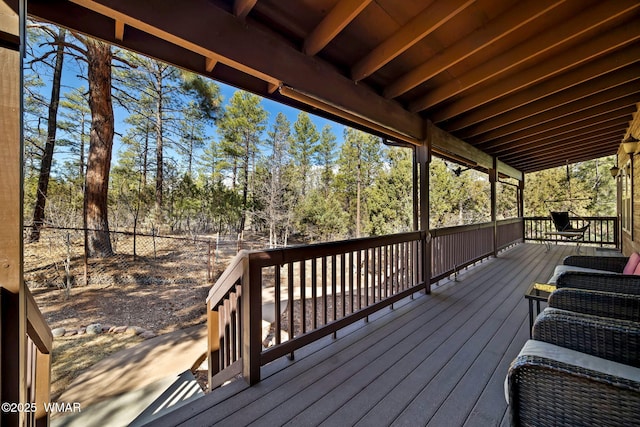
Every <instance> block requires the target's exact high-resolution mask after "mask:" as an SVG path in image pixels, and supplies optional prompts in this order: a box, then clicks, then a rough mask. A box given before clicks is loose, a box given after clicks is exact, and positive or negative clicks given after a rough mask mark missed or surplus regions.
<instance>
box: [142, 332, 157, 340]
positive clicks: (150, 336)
mask: <svg viewBox="0 0 640 427" xmlns="http://www.w3.org/2000/svg"><path fill="white" fill-rule="evenodd" d="M138 336H139V337H140V338H144V339H145V340H146V339H149V338H153V337H155V336H156V334H154V333H153V332H151V331H144V332H143V333H141V334H140V335H138Z"/></svg>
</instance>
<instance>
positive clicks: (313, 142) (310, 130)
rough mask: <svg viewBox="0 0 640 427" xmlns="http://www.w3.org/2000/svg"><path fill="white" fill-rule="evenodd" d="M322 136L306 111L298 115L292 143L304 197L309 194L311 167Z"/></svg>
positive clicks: (292, 151)
mask: <svg viewBox="0 0 640 427" xmlns="http://www.w3.org/2000/svg"><path fill="white" fill-rule="evenodd" d="M319 139H320V135H318V131H317V129H316V126H315V125H314V124H313V122H312V121H311V119H310V118H309V115H308V114H307V113H305V112H304V111H301V112H300V113H299V114H298V118H297V120H296V122H295V123H294V124H293V139H292V141H291V154H292V156H293V159H294V162H295V165H296V167H297V170H298V179H299V182H300V194H301V195H302V197H304V196H305V194H306V193H307V185H308V182H307V181H308V179H309V174H310V172H311V165H312V162H313V159H314V156H315V155H316V153H317V151H318V140H319Z"/></svg>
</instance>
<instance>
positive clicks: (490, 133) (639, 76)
mask: <svg viewBox="0 0 640 427" xmlns="http://www.w3.org/2000/svg"><path fill="white" fill-rule="evenodd" d="M636 68H637V71H630V72H629V73H627V72H618V73H615V74H611V75H607V76H606V77H608V78H606V79H598V81H597V82H589V83H587V84H582V85H579V86H576V87H574V88H571V89H569V90H567V91H563V92H560V93H559V94H555V95H552V96H549V97H547V98H544V99H542V100H539V101H535V102H534V103H532V104H530V106H529V107H528V108H527V106H525V107H520V108H516V109H513V110H511V111H508V112H507V113H505V114H502V115H500V116H498V117H496V118H495V119H494V120H487V121H485V122H482V123H479V124H477V125H475V126H471V127H468V128H465V129H462V130H460V131H458V132H456V135H457V136H458V137H459V138H461V139H464V140H465V141H466V140H469V141H471V142H472V143H482V142H484V141H488V140H491V139H494V138H499V137H501V136H505V135H509V134H510V133H513V132H517V131H518V130H520V129H523V128H527V127H530V126H534V125H536V124H538V123H543V122H545V121H548V120H552V119H555V118H557V117H561V116H563V115H566V114H571V113H573V112H575V111H580V110H583V109H585V108H590V107H591V106H595V105H600V104H604V103H605V102H609V101H613V100H616V99H619V98H623V97H625V96H627V95H629V94H634V93H637V92H639V91H640V64H638V65H637V66H636ZM623 74H628V75H629V78H630V79H632V80H631V81H630V83H627V82H625V80H627V79H626V78H624V76H623ZM605 80H606V81H605ZM620 82H624V83H622V84H621V83H620ZM636 99H637V98H636Z"/></svg>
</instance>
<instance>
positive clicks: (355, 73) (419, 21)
mask: <svg viewBox="0 0 640 427" xmlns="http://www.w3.org/2000/svg"><path fill="white" fill-rule="evenodd" d="M475 1H476V0H449V1H446V2H435V3H432V5H431V6H430V7H428V8H426V9H425V10H424V11H423V12H422V13H420V14H419V15H417V16H416V17H415V18H413V19H412V20H411V21H409V22H408V23H407V24H406V25H405V26H403V27H401V28H400V29H399V30H398V31H397V32H396V33H395V34H394V35H393V36H391V37H390V38H388V39H387V40H385V41H384V42H383V43H382V44H380V45H378V46H376V48H375V49H373V50H372V51H371V52H370V53H369V54H368V55H367V56H365V57H364V58H362V59H361V60H360V61H358V63H357V64H356V65H354V66H353V68H352V69H351V77H352V78H353V80H355V81H358V80H362V79H364V78H365V77H367V76H368V75H370V74H371V73H373V72H374V71H376V70H378V69H380V68H381V67H382V66H384V65H385V64H386V63H388V62H389V61H391V60H392V59H393V58H395V57H396V56H398V55H400V54H402V52H404V51H406V50H407V49H409V48H410V47H411V46H413V45H414V44H416V43H417V42H418V41H420V40H422V39H423V38H424V37H425V36H427V35H428V34H430V33H431V32H433V31H434V30H436V29H438V28H439V27H440V26H442V25H443V24H445V23H447V21H449V20H450V19H451V18H453V17H455V16H456V15H457V14H458V13H460V12H462V11H463V10H464V9H466V8H467V7H469V6H470V5H472V4H473V3H475Z"/></svg>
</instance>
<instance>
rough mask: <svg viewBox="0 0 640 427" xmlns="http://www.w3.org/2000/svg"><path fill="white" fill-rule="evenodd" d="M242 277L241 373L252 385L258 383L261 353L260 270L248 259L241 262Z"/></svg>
mask: <svg viewBox="0 0 640 427" xmlns="http://www.w3.org/2000/svg"><path fill="white" fill-rule="evenodd" d="M243 262H244V267H243V269H244V273H243V275H242V295H241V299H242V314H241V316H242V372H243V375H244V378H245V380H246V381H247V382H248V383H249V384H250V385H254V384H257V383H258V382H259V381H260V353H261V352H262V341H261V339H262V338H261V337H262V270H261V268H260V267H259V266H258V267H256V266H255V263H254V265H251V262H250V257H249V256H247V257H245V258H244V260H243Z"/></svg>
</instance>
